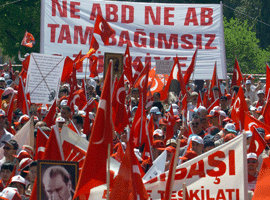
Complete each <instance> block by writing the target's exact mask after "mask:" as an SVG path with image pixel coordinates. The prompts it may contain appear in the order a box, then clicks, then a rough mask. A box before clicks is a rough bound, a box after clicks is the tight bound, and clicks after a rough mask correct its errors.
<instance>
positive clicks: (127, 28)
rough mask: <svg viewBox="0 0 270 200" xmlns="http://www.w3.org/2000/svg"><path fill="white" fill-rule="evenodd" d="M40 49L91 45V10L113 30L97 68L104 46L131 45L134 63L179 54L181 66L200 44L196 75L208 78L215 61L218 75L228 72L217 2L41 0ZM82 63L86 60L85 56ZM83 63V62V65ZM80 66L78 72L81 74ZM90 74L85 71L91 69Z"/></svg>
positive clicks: (71, 50)
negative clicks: (114, 33) (163, 2)
mask: <svg viewBox="0 0 270 200" xmlns="http://www.w3.org/2000/svg"><path fill="white" fill-rule="evenodd" d="M41 2H42V9H41V44H40V52H41V53H44V54H58V55H62V56H70V57H71V58H74V57H75V56H76V55H77V54H78V53H79V51H80V50H82V52H83V54H86V53H87V52H88V50H89V45H90V38H91V34H92V31H93V27H94V23H95V16H96V14H100V15H102V16H103V18H104V19H105V20H106V21H107V22H109V24H110V25H111V27H112V28H113V29H114V30H115V31H116V35H115V36H113V37H111V38H110V44H109V45H108V46H104V45H103V42H102V41H101V39H100V37H99V36H96V38H97V40H98V42H99V44H100V49H99V51H98V52H97V54H96V56H97V57H98V58H99V64H98V67H99V72H102V71H103V59H104V53H105V52H114V53H124V52H125V48H126V45H127V44H129V46H130V53H131V56H132V64H133V65H134V66H137V63H138V61H139V59H141V60H142V62H143V63H146V62H148V61H151V64H152V65H151V67H154V65H155V61H156V60H160V59H161V60H172V59H173V57H175V56H176V55H177V56H178V57H179V60H180V63H181V67H182V72H185V71H186V69H187V67H188V66H189V64H190V62H191V58H192V55H193V53H194V52H195V50H196V48H198V54H197V62H196V68H195V76H194V78H195V79H211V78H212V73H213V69H214V65H215V62H217V72H218V77H219V78H220V79H221V78H226V73H227V70H226V60H225V47H224V31H223V14H222V5H221V4H161V3H134V2H117V1H97V0H95V1H94V0H93V1H92V0H80V1H69V0H66V1H61V0H42V1H41ZM85 66H86V62H85ZM84 68H85V67H84ZM83 70H85V69H81V70H80V72H79V73H78V74H79V75H84V73H83ZM87 71H88V73H87V74H88V75H89V69H88V70H87Z"/></svg>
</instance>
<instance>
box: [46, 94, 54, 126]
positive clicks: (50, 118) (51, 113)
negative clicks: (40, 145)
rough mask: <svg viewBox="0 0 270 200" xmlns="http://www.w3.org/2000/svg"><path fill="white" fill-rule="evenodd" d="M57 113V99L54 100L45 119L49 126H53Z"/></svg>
mask: <svg viewBox="0 0 270 200" xmlns="http://www.w3.org/2000/svg"><path fill="white" fill-rule="evenodd" d="M55 114H56V99H55V100H54V102H53V104H52V106H51V108H50V110H49V112H48V113H47V115H46V116H45V118H44V119H43V121H44V122H46V124H47V126H48V127H51V126H53V125H54V124H55Z"/></svg>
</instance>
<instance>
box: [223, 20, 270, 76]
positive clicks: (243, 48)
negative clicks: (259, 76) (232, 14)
mask: <svg viewBox="0 0 270 200" xmlns="http://www.w3.org/2000/svg"><path fill="white" fill-rule="evenodd" d="M252 29H253V27H252V26H249V24H248V22H247V20H246V21H244V22H242V21H240V20H239V19H233V18H232V19H231V20H229V21H227V19H226V18H224V35H225V48H226V60H227V66H228V72H232V69H233V66H234V60H235V57H237V59H238V62H239V63H240V67H241V70H242V73H265V62H267V61H269V60H270V59H269V58H270V52H269V49H268V51H267V50H263V49H262V48H261V47H260V46H259V42H260V41H259V39H258V38H257V37H256V32H254V31H252Z"/></svg>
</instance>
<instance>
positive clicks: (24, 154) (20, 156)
mask: <svg viewBox="0 0 270 200" xmlns="http://www.w3.org/2000/svg"><path fill="white" fill-rule="evenodd" d="M13 156H14V157H15V158H18V159H19V160H22V159H24V158H31V156H30V154H29V153H28V152H27V151H25V150H21V151H20V152H19V153H18V155H16V154H13Z"/></svg>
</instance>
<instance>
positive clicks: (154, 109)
mask: <svg viewBox="0 0 270 200" xmlns="http://www.w3.org/2000/svg"><path fill="white" fill-rule="evenodd" d="M150 113H156V114H157V115H160V114H161V112H160V110H159V108H158V107H156V106H154V107H152V108H151V109H150Z"/></svg>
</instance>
